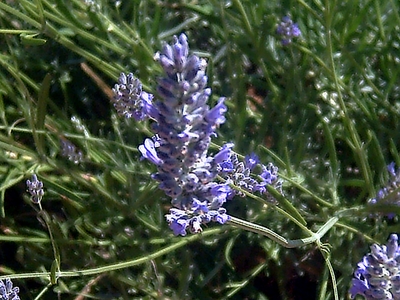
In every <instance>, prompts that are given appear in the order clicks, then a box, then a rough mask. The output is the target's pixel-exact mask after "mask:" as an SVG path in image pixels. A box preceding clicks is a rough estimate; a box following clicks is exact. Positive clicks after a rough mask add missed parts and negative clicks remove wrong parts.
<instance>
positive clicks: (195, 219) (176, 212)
mask: <svg viewBox="0 0 400 300" xmlns="http://www.w3.org/2000/svg"><path fill="white" fill-rule="evenodd" d="M155 59H156V60H157V61H158V62H159V63H160V65H161V67H162V68H163V70H164V76H163V77H161V78H159V79H158V86H157V94H158V95H159V98H160V100H159V101H155V102H154V103H151V102H150V101H148V102H146V105H145V106H144V108H145V109H144V111H145V112H146V113H147V114H148V115H149V116H150V117H151V119H152V120H153V121H155V122H154V123H153V124H152V127H151V128H152V130H153V132H154V134H155V137H156V138H155V139H153V140H151V139H146V140H145V141H144V144H143V145H140V146H139V151H140V152H141V153H142V155H143V157H144V158H146V159H148V160H149V161H150V162H152V163H153V164H155V165H156V166H157V173H155V174H153V175H152V178H153V179H155V180H157V181H158V182H159V188H160V189H162V190H163V191H164V192H165V194H166V195H167V196H169V197H171V198H172V200H171V202H172V205H173V208H171V210H170V213H169V214H167V215H166V219H167V221H168V223H169V226H170V228H171V229H172V231H173V233H174V234H175V235H185V234H186V232H187V231H190V232H192V233H197V232H201V231H202V228H201V226H202V225H203V224H205V223H208V222H211V221H215V222H219V223H225V222H226V221H227V220H229V216H228V215H227V214H226V212H225V210H224V209H222V207H221V206H222V205H223V204H224V203H225V201H226V198H227V195H228V194H229V192H230V187H229V185H228V183H218V182H217V181H216V178H217V175H218V170H217V169H218V164H219V163H220V162H222V161H224V160H226V159H228V158H229V157H230V152H231V148H232V147H233V144H230V143H229V144H227V145H225V146H224V147H223V148H222V149H221V151H220V152H219V153H217V154H215V155H212V154H209V153H208V148H209V146H210V142H211V138H212V137H213V136H216V132H215V130H216V129H217V128H218V127H219V125H220V124H222V123H224V122H225V117H224V113H225V112H226V110H227V108H226V105H225V104H224V102H225V98H220V99H219V101H218V103H217V104H216V105H215V106H214V107H212V108H211V107H210V106H209V105H208V104H207V102H208V100H209V97H210V95H211V89H210V88H207V80H208V78H207V76H206V75H205V67H206V65H207V63H206V61H205V60H204V59H201V58H199V57H198V56H196V55H190V54H189V45H188V41H187V37H186V35H184V34H181V35H180V36H179V37H174V41H173V43H172V44H165V45H164V46H163V48H162V50H161V51H160V52H159V53H157V54H156V55H155ZM120 81H122V82H125V81H126V82H128V81H129V82H131V81H132V79H131V77H129V79H128V78H126V79H125V77H123V78H122V79H120ZM132 84H134V83H133V82H132ZM119 90H120V91H121V90H122V91H126V89H121V88H119ZM121 93H122V94H124V93H123V92H121ZM135 93H136V94H139V89H137V92H133V94H135ZM128 94H129V95H130V94H132V93H131V92H129V93H128Z"/></svg>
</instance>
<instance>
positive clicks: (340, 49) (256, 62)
mask: <svg viewBox="0 0 400 300" xmlns="http://www.w3.org/2000/svg"><path fill="white" fill-rule="evenodd" d="M399 11H400V7H399V4H398V2H396V1H393V0H381V1H377V0H364V1H330V0H327V1H323V2H320V1H307V2H306V1H302V0H298V1H281V2H279V1H263V0H232V1H216V0H199V1H188V0H181V1H170V0H166V1H159V0H149V1H139V0H135V1H106V0H99V1H82V0H72V1H61V0H36V1H30V0H19V1H12V0H6V1H3V2H1V3H0V28H2V29H0V33H1V39H0V41H1V42H0V47H1V52H0V162H1V164H0V214H1V227H0V229H1V230H0V241H1V250H0V270H1V272H2V274H4V275H5V277H11V278H14V279H13V282H14V285H16V286H19V287H20V289H21V292H20V297H21V299H55V298H56V297H57V295H60V297H61V298H62V299H82V298H79V297H78V296H79V295H82V296H84V295H85V296H87V297H88V298H92V299H223V298H232V299H245V298H246V299H334V297H335V292H336V289H337V293H338V295H337V297H338V298H339V299H346V297H347V293H348V289H349V286H350V282H351V277H352V272H353V270H354V268H355V266H356V263H357V262H358V261H359V260H360V259H361V258H362V256H363V255H364V254H365V253H366V252H367V251H368V245H370V244H371V243H373V242H378V243H384V242H385V241H386V239H387V237H388V235H389V234H390V233H392V232H394V233H398V232H400V230H399V222H398V217H396V218H394V219H393V220H390V219H387V218H372V217H371V216H372V215H373V214H374V213H376V212H377V211H378V210H379V211H382V212H386V211H385V208H382V207H378V206H377V207H373V208H371V207H367V205H366V204H367V202H368V199H370V198H372V197H375V195H376V192H377V191H378V190H379V189H380V188H382V187H383V186H384V184H385V183H386V180H387V178H388V176H387V171H386V165H387V164H388V163H390V162H391V161H394V162H396V164H397V165H400V156H399V153H398V149H399V146H400V145H399V141H400V122H399V120H400V118H399V115H400V113H399V112H400V109H399V108H400V105H399V103H400V102H399V99H400V90H399V88H400V86H399V82H400V76H399V70H400V49H399V45H400V40H399V34H398V33H399V25H398V24H400V16H399V14H398V12H399ZM287 14H290V15H291V17H292V19H293V20H294V21H295V22H297V23H298V24H299V27H300V29H301V32H302V35H301V37H300V38H298V39H296V40H295V41H294V42H293V43H292V44H290V45H288V46H282V45H281V43H280V37H279V36H277V34H276V24H277V23H278V22H279V20H280V19H281V17H282V16H284V15H287ZM181 32H185V33H186V34H187V35H188V37H189V43H190V47H191V49H192V51H195V52H196V53H197V54H199V55H200V56H202V57H205V58H206V59H207V60H208V70H207V72H208V76H209V84H210V86H211V88H212V89H213V94H214V96H213V98H214V100H215V99H217V96H227V97H229V101H228V103H227V105H228V107H229V110H228V114H227V121H226V123H225V124H223V126H221V128H220V129H219V132H220V134H219V137H218V139H217V140H216V143H217V144H219V145H221V144H222V143H223V142H226V141H232V142H234V143H235V148H234V150H235V151H237V152H238V153H240V154H243V155H246V154H249V153H251V152H253V151H254V152H256V153H257V154H258V155H259V156H260V157H261V161H262V162H263V163H267V162H269V161H272V162H273V163H274V164H276V165H278V166H279V168H280V174H281V176H282V178H284V179H285V180H284V196H285V198H284V199H282V202H281V203H286V202H284V201H287V200H290V205H289V204H288V203H286V205H282V208H283V210H286V211H287V212H288V213H290V214H291V215H292V216H293V218H295V219H297V220H305V221H306V222H307V225H306V226H307V228H308V229H309V230H313V231H314V232H316V231H317V230H318V228H319V226H321V225H322V224H323V223H325V222H326V221H327V220H328V219H329V218H330V217H332V216H337V217H339V222H338V223H336V224H335V225H334V227H333V228H332V229H331V230H330V231H329V232H328V233H327V234H326V235H325V236H324V237H323V238H322V240H321V242H322V243H329V244H330V247H329V249H328V250H327V248H326V247H323V245H321V244H320V243H319V242H318V243H315V244H311V245H307V246H303V247H300V248H296V249H285V248H283V247H282V246H280V245H278V244H276V243H275V242H274V241H271V240H269V239H267V238H265V237H262V236H259V235H256V234H254V233H251V232H246V231H243V230H241V229H235V227H232V226H229V225H222V226H221V225H219V226H218V225H214V224H213V225H210V226H209V228H207V229H206V230H205V231H204V232H203V233H202V234H199V235H192V236H187V237H174V236H173V235H172V233H171V231H170V229H169V228H168V224H167V223H166V222H165V218H164V214H165V213H166V212H167V211H168V208H169V206H170V203H169V200H168V199H167V197H166V196H165V195H164V194H163V193H162V192H161V191H160V190H158V188H157V184H156V183H155V182H154V181H153V180H151V177H150V174H152V173H153V172H154V171H155V169H154V167H153V166H152V165H150V164H149V163H148V162H147V161H141V160H140V154H139V153H138V151H137V146H138V145H139V144H141V143H142V142H143V140H144V138H145V137H147V136H150V135H151V133H150V131H149V124H147V123H139V122H135V121H133V120H125V119H121V118H119V117H117V116H116V114H115V112H114V110H113V108H112V105H110V97H111V96H110V95H111V88H112V86H113V85H114V84H115V82H116V80H117V78H118V75H119V73H120V72H133V73H134V74H135V76H136V77H138V78H140V80H141V81H142V83H143V85H144V89H145V90H146V91H148V92H154V89H155V85H156V78H157V76H158V75H159V74H160V72H161V69H160V67H159V66H158V64H157V62H155V61H154V60H153V56H154V53H155V52H156V51H157V50H158V49H160V47H161V46H162V43H163V42H164V41H166V42H170V41H171V39H172V36H173V35H176V34H180V33H181ZM61 140H68V141H70V142H72V143H73V144H74V145H75V146H77V148H79V149H80V150H81V151H82V152H83V155H84V160H83V162H82V163H80V164H74V163H73V162H71V161H68V159H66V158H64V157H62V156H61V155H60V141H61ZM32 173H36V174H37V175H38V178H39V179H40V180H41V181H43V183H44V187H45V196H44V198H43V201H42V203H41V205H42V208H43V210H39V208H38V207H37V206H35V205H34V204H32V203H31V202H30V200H29V195H28V194H27V193H26V191H25V189H26V188H25V181H26V179H28V178H30V176H31V174H32ZM226 207H227V210H228V213H229V214H231V215H232V216H236V217H240V218H242V219H246V220H249V221H251V222H254V223H257V224H263V225H265V226H267V227H268V228H270V229H271V230H273V231H274V232H277V233H279V234H280V235H282V236H284V237H286V238H288V239H299V238H304V237H308V235H307V232H305V231H304V230H303V229H302V228H301V226H299V224H295V223H293V222H292V221H290V220H289V218H287V217H285V215H284V214H282V213H280V212H279V210H275V209H271V208H270V207H268V206H266V205H265V204H263V203H260V202H259V201H254V199H252V198H251V197H246V198H238V199H234V200H233V201H231V202H229V203H227V205H226ZM390 209H391V210H390V211H395V212H399V210H400V209H399V208H398V207H396V206H394V207H392V208H390ZM330 264H331V265H332V267H333V270H334V274H335V276H336V282H335V281H334V278H332V276H331V275H330V272H329V271H330V270H329V268H330ZM76 271H79V272H76ZM332 282H335V283H336V284H334V285H333V284H332Z"/></svg>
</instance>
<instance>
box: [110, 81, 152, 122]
mask: <svg viewBox="0 0 400 300" xmlns="http://www.w3.org/2000/svg"><path fill="white" fill-rule="evenodd" d="M112 90H113V92H114V98H113V100H112V102H113V103H114V107H115V109H116V111H117V113H118V114H119V115H121V116H125V117H126V118H132V117H133V118H135V120H137V121H140V120H144V119H145V118H147V117H148V116H151V115H152V113H154V112H152V111H151V101H152V99H153V95H151V94H148V93H146V92H144V91H142V84H141V83H140V81H139V79H137V78H135V77H134V76H133V74H132V73H129V74H128V75H126V74H125V73H121V75H120V77H119V79H118V84H116V85H115V86H114V88H113V89H112Z"/></svg>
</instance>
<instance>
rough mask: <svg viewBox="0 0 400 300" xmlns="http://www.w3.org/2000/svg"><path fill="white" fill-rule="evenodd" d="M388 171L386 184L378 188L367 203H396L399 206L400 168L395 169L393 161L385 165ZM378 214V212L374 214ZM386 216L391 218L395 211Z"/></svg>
mask: <svg viewBox="0 0 400 300" xmlns="http://www.w3.org/2000/svg"><path fill="white" fill-rule="evenodd" d="M387 170H388V172H389V180H388V182H387V184H386V186H385V187H384V188H382V189H380V190H379V191H378V193H377V195H376V197H375V198H372V199H370V200H369V201H368V204H370V205H374V204H380V205H397V206H400V169H397V171H396V170H395V163H394V162H392V163H390V164H389V165H388V166H387ZM376 215H379V214H376ZM386 216H387V217H388V218H389V219H392V218H394V217H395V216H396V214H395V213H392V212H391V213H387V214H386Z"/></svg>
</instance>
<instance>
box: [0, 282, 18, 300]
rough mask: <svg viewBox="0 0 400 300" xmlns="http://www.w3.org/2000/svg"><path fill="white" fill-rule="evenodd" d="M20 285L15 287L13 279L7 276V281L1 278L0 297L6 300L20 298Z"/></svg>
mask: <svg viewBox="0 0 400 300" xmlns="http://www.w3.org/2000/svg"><path fill="white" fill-rule="evenodd" d="M18 293H19V287H17V286H16V287H13V283H12V281H11V279H9V278H7V279H6V280H5V282H3V280H0V299H4V300H20V298H19V296H18Z"/></svg>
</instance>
